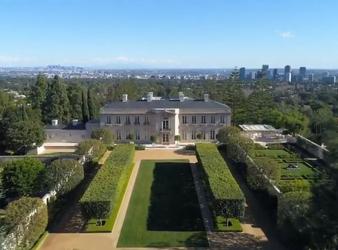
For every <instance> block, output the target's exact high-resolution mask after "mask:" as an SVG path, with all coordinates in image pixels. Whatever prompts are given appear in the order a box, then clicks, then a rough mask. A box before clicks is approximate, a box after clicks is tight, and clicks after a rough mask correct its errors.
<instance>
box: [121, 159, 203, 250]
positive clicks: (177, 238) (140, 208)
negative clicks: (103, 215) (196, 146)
mask: <svg viewBox="0 0 338 250" xmlns="http://www.w3.org/2000/svg"><path fill="white" fill-rule="evenodd" d="M184 246H187V247H188V246H189V247H194V246H201V247H203V246H208V241H207V239H206V233H205V232H204V226H203V221H202V217H201V212H200V208H199V204H198V200H197V195H196V191H195V187H194V183H193V178H192V173H191V168H190V164H189V162H188V161H172V160H168V161H142V162H141V166H140V169H139V173H138V176H137V179H136V183H135V186H134V190H133V194H132V197H131V200H130V203H129V207H128V211H127V215H126V218H125V221H124V225H123V228H122V231H121V234H120V238H119V242H118V247H184Z"/></svg>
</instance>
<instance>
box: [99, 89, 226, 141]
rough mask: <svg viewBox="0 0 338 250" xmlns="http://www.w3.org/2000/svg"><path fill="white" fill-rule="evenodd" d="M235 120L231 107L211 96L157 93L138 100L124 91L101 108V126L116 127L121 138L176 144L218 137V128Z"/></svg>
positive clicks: (118, 139)
mask: <svg viewBox="0 0 338 250" xmlns="http://www.w3.org/2000/svg"><path fill="white" fill-rule="evenodd" d="M230 123H231V109H230V108H229V107H228V106H227V105H225V104H222V103H219V102H216V101H213V100H210V99H209V96H208V94H205V95H204V98H203V99H191V98H188V97H185V96H184V94H183V93H182V92H180V93H179V97H178V98H174V99H163V98H161V97H155V96H153V93H152V92H149V93H148V94H147V97H145V98H142V99H140V100H137V101H130V100H128V95H126V94H124V95H123V97H122V100H121V101H119V102H112V103H109V104H106V105H105V106H104V107H103V108H102V109H101V111H100V124H99V127H101V128H102V127H106V128H109V129H111V130H112V132H113V134H114V135H115V138H116V140H117V141H120V142H122V141H128V140H133V141H135V142H136V143H151V142H152V141H156V143H162V144H173V143H175V141H180V142H182V143H189V142H196V141H204V140H205V141H215V140H216V134H217V133H218V130H219V129H220V128H222V127H223V126H229V125H230Z"/></svg>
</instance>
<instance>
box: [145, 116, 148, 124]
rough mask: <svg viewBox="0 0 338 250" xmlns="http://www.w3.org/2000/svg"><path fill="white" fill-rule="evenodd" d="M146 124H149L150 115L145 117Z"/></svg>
mask: <svg viewBox="0 0 338 250" xmlns="http://www.w3.org/2000/svg"><path fill="white" fill-rule="evenodd" d="M144 125H149V117H148V116H145V117H144Z"/></svg>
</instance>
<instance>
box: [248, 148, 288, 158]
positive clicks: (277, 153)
mask: <svg viewBox="0 0 338 250" xmlns="http://www.w3.org/2000/svg"><path fill="white" fill-rule="evenodd" d="M254 156H255V157H272V158H278V157H280V158H284V157H285V158H290V157H291V156H292V154H290V153H289V152H288V151H286V150H284V149H255V150H254Z"/></svg>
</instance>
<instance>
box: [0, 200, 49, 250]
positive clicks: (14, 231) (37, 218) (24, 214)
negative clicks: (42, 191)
mask: <svg viewBox="0 0 338 250" xmlns="http://www.w3.org/2000/svg"><path fill="white" fill-rule="evenodd" d="M5 211H6V214H5V218H4V225H5V227H6V229H7V234H6V235H5V238H4V240H3V242H0V249H27V250H28V249H31V248H32V246H33V245H34V243H35V242H36V241H37V240H38V239H39V237H40V236H41V235H42V234H43V233H44V232H45V230H46V227H47V224H48V212H47V206H46V204H44V203H43V201H42V200H41V199H40V198H31V197H22V198H20V199H18V200H16V201H13V202H11V203H9V204H8V206H7V208H6V210H5Z"/></svg>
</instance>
